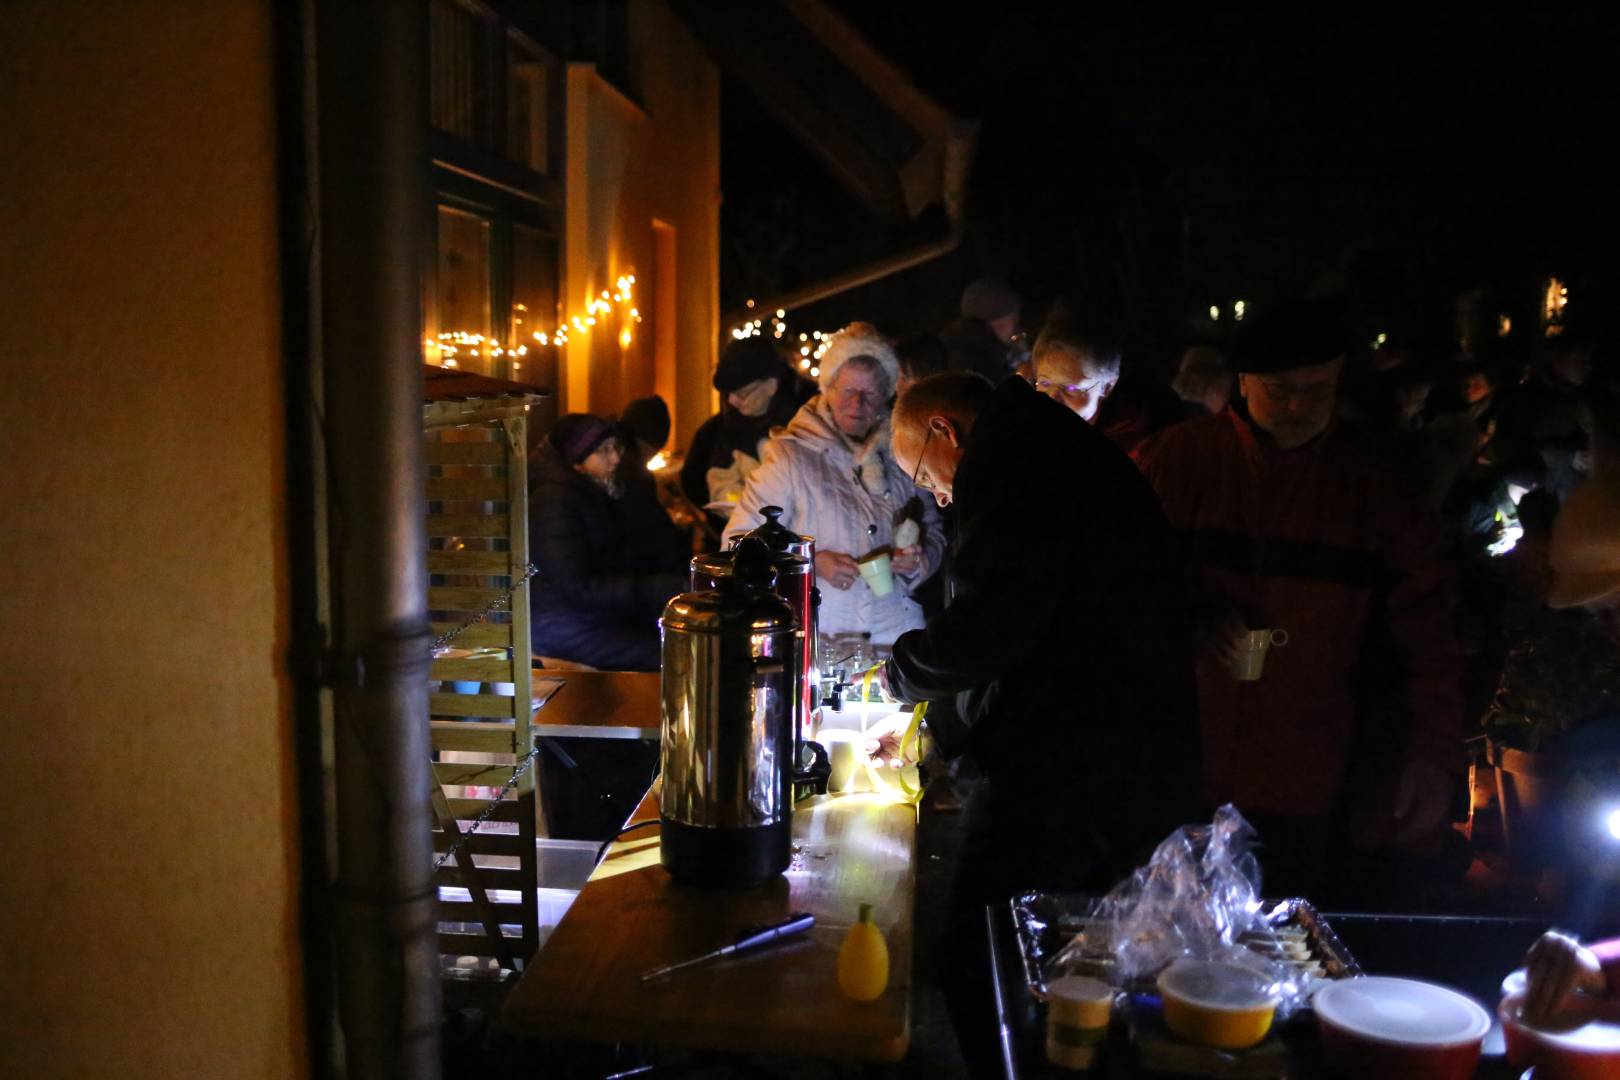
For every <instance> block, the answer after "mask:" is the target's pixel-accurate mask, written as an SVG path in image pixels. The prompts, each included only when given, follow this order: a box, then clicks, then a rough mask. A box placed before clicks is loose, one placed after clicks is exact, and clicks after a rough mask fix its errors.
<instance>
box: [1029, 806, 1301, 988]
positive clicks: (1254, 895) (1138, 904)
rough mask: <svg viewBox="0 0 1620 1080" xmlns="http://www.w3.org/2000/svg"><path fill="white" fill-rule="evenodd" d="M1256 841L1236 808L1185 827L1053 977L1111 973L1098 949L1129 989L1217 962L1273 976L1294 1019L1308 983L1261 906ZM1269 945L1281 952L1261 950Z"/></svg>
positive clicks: (1110, 902)
mask: <svg viewBox="0 0 1620 1080" xmlns="http://www.w3.org/2000/svg"><path fill="white" fill-rule="evenodd" d="M1254 840H1255V832H1254V829H1253V828H1252V827H1251V826H1250V825H1249V823H1248V822H1247V821H1245V820H1244V819H1243V815H1242V814H1240V813H1238V811H1237V809H1236V808H1235V807H1233V806H1231V805H1227V806H1223V807H1221V808H1220V809H1219V810H1217V811H1216V812H1215V818H1214V820H1213V821H1212V822H1211V823H1210V824H1208V825H1186V826H1183V827H1182V828H1179V829H1177V830H1176V831H1175V832H1173V833H1171V834H1170V835H1169V836H1168V837H1167V838H1165V840H1164V841H1163V842H1162V843H1160V844H1159V846H1158V847H1157V848H1156V849H1155V850H1154V852H1153V857H1152V859H1151V860H1149V862H1148V864H1147V865H1146V866H1143V867H1139V868H1138V869H1137V870H1136V872H1135V873H1133V874H1132V875H1131V876H1130V877H1128V878H1126V879H1125V880H1124V881H1122V882H1120V883H1119V884H1118V885H1116V886H1115V887H1114V889H1113V891H1112V892H1110V893H1109V894H1108V895H1107V896H1106V897H1104V898H1103V899H1102V900H1101V901H1099V902H1098V904H1097V908H1096V911H1095V915H1094V917H1093V919H1092V920H1091V926H1090V928H1089V932H1087V933H1081V934H1077V935H1076V936H1075V938H1074V940H1072V941H1071V942H1070V943H1069V944H1068V945H1067V946H1065V947H1064V948H1063V949H1062V950H1061V951H1060V952H1059V953H1058V954H1057V955H1056V956H1054V957H1053V958H1052V960H1051V963H1050V964H1049V965H1048V966H1047V969H1046V975H1047V977H1048V978H1051V977H1053V976H1055V975H1059V974H1068V973H1071V972H1074V973H1088V974H1100V973H1102V972H1099V970H1098V965H1097V962H1096V961H1097V953H1098V951H1099V945H1102V946H1105V947H1106V948H1107V950H1108V952H1109V954H1110V958H1111V959H1112V961H1113V962H1112V964H1109V965H1107V966H1106V977H1107V978H1109V979H1110V981H1112V983H1113V984H1114V985H1115V986H1117V987H1120V988H1121V989H1127V990H1130V989H1137V988H1140V987H1141V986H1143V985H1144V984H1151V982H1152V980H1153V979H1154V978H1155V977H1156V976H1157V975H1158V974H1159V973H1160V972H1162V971H1163V970H1164V969H1165V968H1167V967H1169V966H1170V965H1171V964H1172V963H1174V962H1175V961H1176V960H1179V959H1182V958H1189V959H1192V960H1208V961H1217V962H1221V963H1226V964H1232V965H1235V966H1237V967H1241V968H1243V969H1245V970H1247V971H1250V972H1253V973H1254V974H1255V975H1257V976H1259V977H1260V978H1262V979H1263V980H1265V982H1266V983H1267V984H1268V985H1270V986H1271V987H1272V989H1273V991H1274V992H1275V994H1276V998H1277V1014H1278V1015H1279V1016H1280V1017H1286V1016H1288V1015H1289V1014H1291V1013H1292V1012H1294V1010H1296V1009H1298V1008H1299V1007H1300V1006H1301V1005H1303V1004H1305V1003H1306V999H1307V993H1306V990H1307V987H1306V981H1307V980H1306V979H1305V978H1304V977H1302V975H1301V973H1300V971H1299V970H1298V969H1297V968H1295V967H1294V966H1293V965H1291V964H1289V963H1287V962H1286V961H1285V960H1283V959H1281V958H1280V957H1281V954H1282V953H1283V952H1284V950H1283V949H1282V947H1281V943H1280V942H1279V941H1278V940H1277V936H1276V932H1275V930H1274V929H1273V927H1272V925H1271V924H1270V923H1268V922H1267V921H1266V918H1265V913H1264V911H1263V909H1262V904H1261V901H1260V864H1259V861H1258V860H1257V859H1256V858H1255V856H1254V851H1253V848H1254ZM1268 942H1269V944H1270V945H1272V946H1275V948H1274V949H1269V950H1268V949H1264V948H1262V949H1260V950H1257V949H1256V948H1255V945H1256V944H1260V945H1262V946H1264V945H1266V944H1267V943H1268ZM1266 952H1272V953H1274V954H1275V955H1270V956H1268V955H1265V953H1266Z"/></svg>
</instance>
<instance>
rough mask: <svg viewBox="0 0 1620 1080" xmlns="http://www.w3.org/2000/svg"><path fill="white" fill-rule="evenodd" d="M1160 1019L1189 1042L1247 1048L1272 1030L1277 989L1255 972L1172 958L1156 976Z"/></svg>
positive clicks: (1243, 968) (1228, 1047)
mask: <svg viewBox="0 0 1620 1080" xmlns="http://www.w3.org/2000/svg"><path fill="white" fill-rule="evenodd" d="M1159 994H1160V995H1161V996H1162V997H1163V998H1164V1022H1165V1024H1167V1025H1168V1026H1169V1028H1170V1030H1171V1031H1173V1032H1175V1033H1176V1034H1177V1035H1180V1036H1181V1037H1182V1038H1183V1039H1186V1040H1187V1041H1188V1042H1195V1043H1199V1044H1201V1045H1203V1046H1214V1047H1217V1048H1219V1049H1222V1050H1246V1049H1248V1048H1249V1047H1251V1046H1254V1045H1255V1044H1257V1043H1259V1042H1260V1041H1261V1040H1262V1039H1264V1038H1265V1037H1266V1033H1267V1032H1269V1031H1270V1030H1271V1021H1272V1018H1273V1017H1274V1016H1275V1015H1276V1013H1277V992H1276V989H1275V988H1274V987H1272V985H1271V984H1270V983H1269V982H1268V981H1267V980H1266V979H1265V978H1263V977H1262V976H1261V975H1259V974H1258V973H1257V972H1253V971H1250V970H1249V969H1248V968H1245V967H1239V966H1238V965H1237V964H1223V963H1220V962H1219V961H1207V960H1177V961H1176V962H1175V963H1173V964H1171V965H1170V966H1169V967H1168V968H1165V970H1164V972H1163V974H1161V975H1160V976H1159Z"/></svg>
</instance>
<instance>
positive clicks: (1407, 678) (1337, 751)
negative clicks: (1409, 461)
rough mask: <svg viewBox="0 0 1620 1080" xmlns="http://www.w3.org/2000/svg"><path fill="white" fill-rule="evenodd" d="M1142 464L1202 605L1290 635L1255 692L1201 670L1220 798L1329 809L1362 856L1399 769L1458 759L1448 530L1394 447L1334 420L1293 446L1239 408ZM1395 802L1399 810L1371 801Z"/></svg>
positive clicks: (1250, 805)
mask: <svg viewBox="0 0 1620 1080" xmlns="http://www.w3.org/2000/svg"><path fill="white" fill-rule="evenodd" d="M1137 460H1138V461H1139V462H1140V464H1141V466H1142V469H1143V471H1144V472H1145V473H1146V474H1147V477H1148V479H1149V480H1150V481H1151V482H1152V484H1153V487H1154V489H1155V490H1156V491H1158V493H1159V496H1160V498H1161V499H1162V500H1163V502H1164V510H1165V513H1166V514H1167V515H1168V516H1169V519H1170V523H1171V524H1172V525H1174V526H1175V527H1176V528H1177V529H1178V530H1180V531H1181V534H1182V537H1183V539H1184V542H1185V543H1186V545H1187V550H1188V554H1189V558H1190V561H1191V564H1192V572H1193V575H1194V581H1195V584H1196V588H1197V590H1198V593H1199V597H1198V598H1199V599H1200V600H1201V601H1203V602H1204V603H1206V604H1208V605H1209V607H1210V608H1211V609H1212V610H1227V611H1234V612H1236V613H1238V614H1240V615H1241V616H1242V617H1243V618H1244V619H1245V621H1246V622H1247V624H1248V625H1249V626H1250V627H1252V628H1255V629H1261V628H1280V629H1283V630H1286V631H1287V632H1288V634H1289V640H1288V643H1287V645H1286V646H1285V647H1282V648H1274V649H1271V650H1270V651H1269V652H1268V653H1267V655H1266V659H1265V669H1264V674H1263V675H1262V677H1261V678H1260V680H1259V681H1258V682H1238V681H1237V680H1236V679H1234V678H1233V677H1232V675H1231V673H1230V672H1229V671H1228V670H1227V669H1226V668H1225V667H1224V666H1223V665H1222V664H1220V663H1219V662H1218V661H1217V660H1215V659H1214V658H1212V657H1204V658H1202V659H1201V660H1200V661H1199V664H1198V695H1199V697H1198V708H1199V714H1200V717H1201V720H1202V722H1203V726H1204V745H1205V753H1206V766H1207V775H1206V784H1207V792H1206V793H1207V794H1208V795H1209V797H1210V798H1212V799H1215V800H1219V801H1227V800H1231V801H1233V802H1236V803H1237V805H1238V807H1239V808H1240V809H1242V810H1244V811H1247V812H1250V813H1267V814H1289V815H1319V814H1327V813H1329V812H1331V811H1333V810H1335V809H1336V808H1339V805H1340V796H1341V794H1342V793H1344V792H1345V790H1346V780H1347V777H1348V775H1349V774H1350V772H1351V770H1352V769H1355V770H1356V771H1357V772H1358V773H1364V774H1365V776H1366V777H1367V778H1368V779H1369V780H1370V781H1372V782H1371V783H1370V784H1368V785H1366V786H1365V790H1362V791H1358V792H1357V798H1358V802H1357V804H1356V805H1355V806H1352V807H1347V808H1345V809H1346V810H1347V811H1348V812H1349V813H1351V814H1353V815H1354V817H1355V818H1356V820H1354V821H1352V822H1351V823H1350V829H1351V832H1352V834H1353V835H1354V837H1355V838H1356V839H1357V840H1359V841H1361V842H1363V843H1366V844H1373V843H1377V842H1379V841H1381V840H1382V839H1383V837H1381V836H1379V835H1377V834H1378V832H1379V831H1380V830H1381V829H1385V828H1387V823H1388V821H1389V820H1390V819H1391V818H1392V816H1393V815H1392V810H1393V791H1392V790H1389V791H1379V790H1375V788H1377V787H1378V786H1379V785H1385V784H1387V785H1389V786H1390V787H1391V788H1392V786H1393V782H1394V779H1395V778H1396V777H1398V776H1399V773H1400V771H1401V766H1402V765H1403V764H1404V763H1405V762H1406V761H1408V760H1412V759H1420V760H1424V761H1428V762H1431V763H1433V764H1436V765H1439V766H1441V767H1443V768H1446V769H1449V770H1453V771H1456V770H1458V769H1460V768H1461V765H1462V760H1463V758H1462V686H1461V673H1462V657H1461V652H1460V650H1459V648H1458V646H1457V637H1456V629H1455V624H1454V619H1455V616H1456V611H1455V602H1454V599H1455V594H1454V590H1453V581H1452V574H1451V572H1450V570H1449V568H1448V567H1447V565H1446V564H1445V562H1444V561H1443V559H1442V557H1441V548H1440V536H1439V532H1440V530H1439V521H1438V519H1437V517H1436V515H1435V513H1434V512H1433V511H1432V510H1430V509H1429V508H1428V507H1427V506H1426V505H1424V503H1423V501H1422V499H1421V498H1420V497H1419V494H1418V493H1417V492H1416V491H1414V490H1413V486H1412V485H1411V484H1410V483H1409V482H1408V478H1406V477H1403V475H1402V474H1401V472H1400V471H1398V470H1399V468H1400V466H1399V464H1398V463H1397V462H1395V461H1393V460H1392V459H1391V457H1390V450H1389V449H1388V448H1386V447H1385V446H1384V444H1382V443H1378V442H1375V441H1373V440H1371V439H1370V438H1369V437H1367V436H1366V435H1364V434H1362V433H1359V432H1356V431H1354V430H1352V429H1349V428H1346V427H1342V426H1336V427H1333V428H1330V429H1329V430H1328V431H1327V432H1326V433H1325V434H1323V435H1322V436H1321V437H1319V438H1317V439H1316V440H1314V441H1313V442H1311V443H1309V444H1307V445H1306V446H1303V447H1300V448H1299V449H1296V450H1281V449H1279V448H1278V447H1277V446H1276V444H1275V443H1273V442H1272V441H1271V440H1270V439H1269V438H1267V437H1265V436H1264V434H1263V433H1261V432H1260V431H1258V429H1256V428H1255V427H1254V425H1253V424H1252V423H1250V421H1249V420H1248V419H1247V418H1246V417H1245V416H1244V415H1243V414H1242V413H1241V412H1240V411H1238V410H1237V409H1234V408H1228V409H1227V410H1226V411H1225V412H1222V413H1219V414H1217V415H1214V416H1208V417H1205V418H1203V419H1200V420H1191V421H1188V422H1187V423H1185V424H1180V425H1178V426H1176V427H1173V428H1171V429H1170V430H1168V431H1165V432H1163V433H1162V434H1160V435H1158V436H1157V437H1156V438H1154V439H1151V440H1149V441H1148V442H1146V443H1144V444H1143V445H1142V446H1141V448H1140V449H1139V450H1138V451H1137ZM1386 800H1387V802H1388V805H1387V806H1375V805H1373V804H1374V803H1378V802H1383V801H1386Z"/></svg>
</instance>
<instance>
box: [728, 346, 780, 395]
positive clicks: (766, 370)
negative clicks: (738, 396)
mask: <svg viewBox="0 0 1620 1080" xmlns="http://www.w3.org/2000/svg"><path fill="white" fill-rule="evenodd" d="M787 373H788V370H787V365H786V364H784V363H783V362H782V358H781V357H780V356H778V355H777V354H776V349H775V348H774V347H773V346H771V345H769V344H767V343H766V341H765V339H764V338H758V337H745V338H743V339H742V340H741V341H733V342H732V343H731V344H730V345H727V346H726V351H725V352H723V353H721V354H720V363H719V365H718V366H716V367H715V369H714V388H715V389H716V390H718V391H720V392H721V393H722V394H729V393H731V392H732V391H733V390H741V389H742V388H743V387H745V386H747V385H748V384H749V383H751V382H755V381H757V380H759V379H769V378H772V377H775V378H782V377H784V376H786V375H787Z"/></svg>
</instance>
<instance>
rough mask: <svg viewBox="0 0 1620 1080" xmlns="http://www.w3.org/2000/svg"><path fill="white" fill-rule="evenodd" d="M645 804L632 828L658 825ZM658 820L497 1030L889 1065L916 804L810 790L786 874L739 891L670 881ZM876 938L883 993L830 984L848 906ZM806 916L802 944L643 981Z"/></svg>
mask: <svg viewBox="0 0 1620 1080" xmlns="http://www.w3.org/2000/svg"><path fill="white" fill-rule="evenodd" d="M657 813H658V811H657V805H656V803H655V802H654V801H653V799H652V796H651V795H649V797H648V799H647V800H645V801H644V802H643V804H642V806H641V807H640V808H638V810H637V813H636V815H635V816H633V817H632V820H646V819H648V818H649V816H650V817H651V818H656V817H657ZM657 831H658V830H657V827H656V826H654V827H652V828H650V829H648V830H647V831H645V832H640V833H632V834H630V835H629V836H628V837H626V838H625V840H624V841H622V842H620V843H618V844H615V845H614V847H613V848H612V849H611V850H610V852H609V854H608V857H607V858H606V859H604V860H603V862H602V865H601V866H599V867H598V868H597V871H596V873H595V874H594V875H592V877H591V880H590V881H589V882H588V883H587V884H586V886H585V889H584V891H583V892H581V893H580V894H579V898H578V899H577V900H575V901H574V904H573V906H572V907H571V908H569V910H568V914H567V915H566V916H564V918H563V921H562V923H561V924H560V925H559V926H558V927H557V929H556V930H555V931H554V932H553V933H552V935H551V939H550V940H549V941H548V942H547V943H546V945H545V947H544V948H542V949H541V951H540V953H539V954H538V955H537V956H536V957H535V958H534V960H533V961H532V962H531V963H530V965H529V967H528V969H527V970H526V971H525V972H524V974H523V978H522V980H521V981H520V982H519V983H518V985H517V986H516V987H515V988H514V989H513V991H512V993H511V994H510V995H509V996H508V998H507V1001H506V1005H505V1009H504V1012H503V1015H502V1019H501V1022H502V1024H503V1026H504V1027H506V1028H507V1029H508V1030H509V1031H512V1032H514V1033H517V1034H521V1035H525V1036H529V1037H534V1038H542V1039H577V1040H584V1041H589V1042H636V1043H649V1044H653V1045H668V1046H686V1047H698V1048H704V1049H710V1050H720V1051H731V1052H742V1053H770V1054H777V1055H786V1056H803V1057H815V1058H839V1059H849V1060H863V1061H896V1060H898V1059H900V1058H901V1057H903V1056H904V1055H905V1053H906V1049H907V1047H908V1045H909V1042H910V1010H911V936H912V904H913V899H914V892H915V877H914V872H913V852H914V850H915V842H916V811H915V810H913V809H912V808H911V807H909V806H902V805H896V804H894V803H892V802H890V801H888V800H885V799H882V798H880V797H878V796H873V795H842V796H835V797H830V796H821V797H818V798H815V799H811V800H808V801H806V802H802V803H800V804H799V805H798V807H797V809H796V810H795V811H794V815H793V835H794V844H793V849H794V855H793V864H792V866H791V867H789V869H788V871H787V873H785V874H783V875H782V877H780V878H778V879H777V880H775V881H772V882H769V883H767V884H765V885H762V886H757V887H755V888H752V889H746V890H737V891H715V890H703V889H694V888H690V887H682V886H677V885H675V884H674V883H672V882H671V881H670V879H669V875H668V874H666V873H665V872H664V869H663V867H662V866H661V865H660V864H659V861H658V837H657ZM863 902H869V903H871V904H872V905H873V916H872V917H873V921H874V922H876V923H877V924H878V926H879V927H880V928H881V929H882V930H883V932H884V936H885V937H886V938H887V939H888V945H889V971H890V975H889V987H888V989H887V990H886V991H885V992H884V994H883V996H882V997H881V998H879V999H878V1000H877V1001H874V1002H868V1003H864V1004H862V1003H857V1002H853V1001H850V1000H848V999H847V998H845V997H844V996H843V995H842V994H840V993H839V991H838V984H837V977H836V964H837V956H838V947H839V945H840V944H841V943H842V942H843V939H844V935H845V933H846V932H847V931H848V930H849V927H850V925H851V924H852V923H854V921H855V918H856V911H857V908H858V906H859V905H860V904H861V903H863ZM796 911H808V912H810V913H811V914H813V915H814V916H815V917H816V925H815V927H814V928H813V929H812V930H811V931H810V933H809V934H808V935H807V938H806V939H805V940H801V941H798V942H795V943H793V944H789V945H784V946H780V947H777V948H775V949H769V950H765V951H762V952H759V953H755V954H753V955H746V956H743V957H741V958H739V959H736V960H726V961H720V962H717V963H713V964H710V965H707V966H704V967H698V968H693V969H690V970H688V971H684V972H680V973H677V974H676V975H674V976H671V977H670V978H667V979H663V980H659V981H655V982H651V983H642V982H641V981H640V980H639V978H638V976H639V975H640V974H641V972H643V971H645V970H647V969H648V968H652V967H656V966H658V965H660V964H666V963H671V962H674V961H677V960H683V959H686V958H688V957H692V956H696V955H698V954H699V953H702V952H706V951H708V950H710V949H714V948H718V947H719V946H721V945H726V944H729V943H730V942H731V941H732V940H734V939H735V938H736V937H737V934H738V932H739V931H741V930H743V929H746V928H748V927H753V926H760V925H764V924H768V923H774V922H778V921H780V920H782V919H784V918H786V917H787V916H788V915H789V914H790V913H792V912H796Z"/></svg>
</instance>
